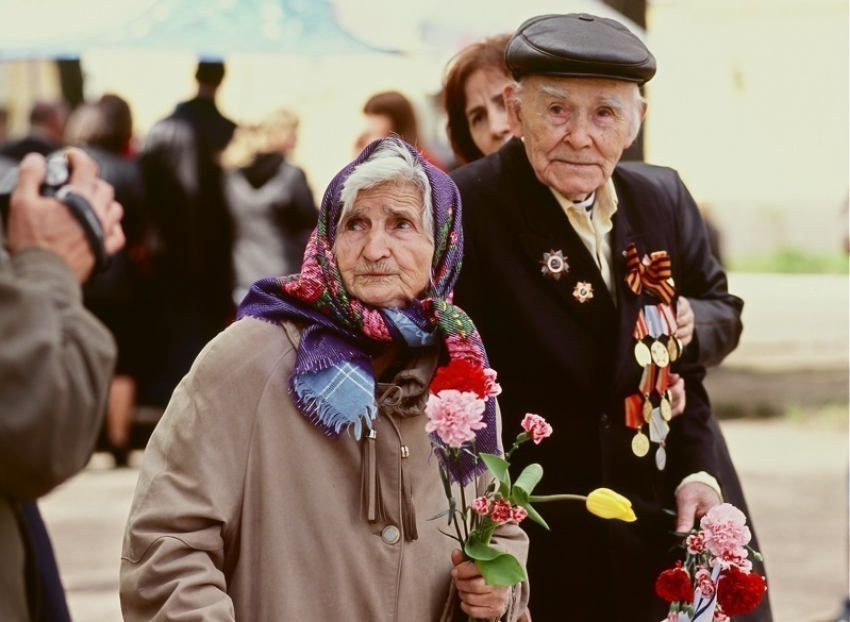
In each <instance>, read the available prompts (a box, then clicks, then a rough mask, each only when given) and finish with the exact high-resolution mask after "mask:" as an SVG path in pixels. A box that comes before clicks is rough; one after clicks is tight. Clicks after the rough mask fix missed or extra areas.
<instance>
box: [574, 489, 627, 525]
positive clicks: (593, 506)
mask: <svg viewBox="0 0 850 622" xmlns="http://www.w3.org/2000/svg"><path fill="white" fill-rule="evenodd" d="M585 503H586V504H587V511H588V512H590V513H591V514H596V516H599V517H601V518H616V519H618V520H621V521H625V522H627V523H631V522H633V521H636V520H637V516H635V513H634V512H633V511H632V502H631V501H629V500H628V499H626V498H625V497H624V496H623V495H621V494H618V493H616V492H614V491H613V490H610V489H608V488H597V489H596V490H594V491H593V492H591V493H590V494H589V495H588V496H587V501H586V502H585Z"/></svg>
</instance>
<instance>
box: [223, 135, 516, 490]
mask: <svg viewBox="0 0 850 622" xmlns="http://www.w3.org/2000/svg"><path fill="white" fill-rule="evenodd" d="M390 141H392V142H395V143H398V144H401V145H402V146H403V147H404V148H405V149H407V150H409V151H410V153H411V154H413V156H414V158H415V159H416V160H417V161H418V162H419V163H420V164H421V165H422V167H423V168H424V170H425V173H426V176H427V177H428V181H429V184H430V187H431V198H432V204H433V216H434V255H433V260H432V264H431V272H432V278H431V282H430V284H429V286H428V288H427V290H426V291H425V292H424V293H423V295H422V297H421V298H420V299H419V300H413V301H412V302H411V303H410V304H409V305H408V306H407V307H406V308H403V309H387V308H377V307H372V306H369V305H367V304H364V303H363V302H361V301H360V300H358V299H356V298H353V297H351V296H350V295H349V293H348V292H347V291H346V289H345V287H344V286H343V282H342V277H341V275H340V272H339V268H338V266H337V262H336V256H335V253H334V251H333V247H334V242H335V240H336V234H337V225H338V222H339V217H340V212H341V211H342V201H341V199H340V196H341V193H342V189H343V186H344V184H345V182H346V180H347V179H348V178H349V176H350V175H351V174H352V172H353V171H354V169H355V168H356V167H357V166H358V165H360V164H362V163H363V162H366V161H367V160H368V159H369V158H370V157H371V156H372V154H374V153H375V151H376V150H377V149H378V148H380V147H381V145H383V144H384V143H386V142H390ZM462 248H463V232H462V229H461V209H460V195H459V193H458V190H457V187H456V186H455V184H454V182H452V180H451V179H450V178H449V177H448V175H446V174H445V173H443V172H442V171H440V170H439V169H437V168H435V167H434V166H431V165H430V164H428V163H427V162H426V161H425V160H424V159H423V158H422V157H421V155H420V154H419V153H418V152H417V151H416V149H414V148H413V147H411V146H410V145H408V144H407V143H405V142H403V141H401V140H400V139H398V138H383V139H380V140H377V141H375V142H373V143H371V144H370V145H369V146H367V147H366V148H365V149H364V150H363V152H362V153H361V154H360V155H359V156H358V157H357V159H355V160H354V162H352V163H351V164H349V165H348V166H346V167H345V168H344V169H343V170H342V171H340V172H339V173H338V174H337V175H336V177H334V179H333V181H331V183H330V185H329V186H328V189H327V190H326V191H325V195H324V198H323V200H322V205H321V210H320V212H319V222H318V225H317V226H316V229H315V230H314V231H313V234H312V235H311V236H310V241H309V243H308V245H307V249H306V251H305V253H304V262H303V264H302V266H301V272H300V274H294V275H291V276H283V277H274V278H267V279H262V280H260V281H257V282H256V283H254V285H253V286H252V287H251V290H250V291H249V293H248V295H247V296H246V297H245V300H244V301H243V302H242V304H241V305H240V307H239V314H238V315H239V317H240V318H241V317H243V316H251V317H256V318H259V319H263V320H267V321H271V322H279V321H281V320H294V321H296V322H299V323H301V324H303V325H306V327H305V328H304V329H303V331H302V334H301V342H300V345H299V349H298V353H297V359H296V365H295V371H294V373H293V375H292V377H291V378H290V389H291V392H292V395H293V398H294V401H295V404H296V405H297V406H298V408H299V409H300V410H301V411H302V412H303V413H304V415H305V416H307V417H308V418H309V419H310V420H311V421H312V422H313V423H314V424H315V425H316V426H317V427H318V428H319V429H321V430H322V431H323V432H324V433H325V434H327V435H328V436H330V437H334V438H335V437H337V436H338V435H339V434H340V433H341V432H342V430H343V428H349V429H350V430H351V431H352V432H353V433H354V435H355V436H356V437H357V438H359V437H360V435H361V433H362V430H363V427H362V426H363V424H365V425H366V426H367V427H368V428H371V425H372V420H373V419H374V418H375V417H376V416H377V406H376V404H375V383H376V379H375V373H374V370H373V369H372V366H371V363H370V361H371V359H372V358H373V357H374V356H377V355H379V354H381V353H383V352H385V351H386V350H387V348H388V347H389V345H390V344H392V343H402V344H406V345H408V346H418V345H424V344H426V343H430V342H433V341H434V340H435V339H439V340H442V342H443V344H444V346H445V348H446V351H447V352H448V356H449V359H450V360H467V361H469V362H472V363H475V364H476V365H477V366H480V367H482V368H484V369H487V368H489V364H488V362H487V355H486V353H485V352H484V348H483V346H482V343H481V337H480V336H479V334H478V331H477V330H476V328H475V325H474V324H473V323H472V321H471V320H470V318H469V316H467V315H466V313H464V312H463V311H462V310H461V309H459V308H458V307H455V306H454V305H452V304H451V299H452V292H453V289H454V285H455V282H456V281H457V276H458V273H459V271H460V267H461V258H462V254H463V251H462ZM483 421H484V423H485V424H486V427H484V428H483V429H481V430H479V431H478V433H477V435H476V438H475V441H474V442H475V447H476V449H477V450H478V451H484V452H489V453H499V452H498V446H497V431H496V417H495V400H494V398H492V397H491V398H489V399H487V406H486V410H485V414H484V419H483ZM432 438H434V440H435V442H440V441H439V439H437V438H436V437H435V435H432ZM440 453H442V452H438V454H440ZM483 470H484V466H483V465H482V464H480V463H479V464H475V463H474V462H473V460H472V458H471V457H469V456H466V458H465V459H464V460H463V461H462V462H461V463H460V466H459V467H458V472H455V473H452V475H453V476H455V477H454V479H456V480H457V481H461V482H463V483H465V482H466V481H468V480H469V479H470V478H471V477H472V476H473V474H474V472H476V471H483Z"/></svg>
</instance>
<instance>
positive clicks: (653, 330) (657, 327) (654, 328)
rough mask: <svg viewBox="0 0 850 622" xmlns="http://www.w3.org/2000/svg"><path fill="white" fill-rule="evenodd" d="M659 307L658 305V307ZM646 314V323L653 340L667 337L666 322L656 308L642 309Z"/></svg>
mask: <svg viewBox="0 0 850 622" xmlns="http://www.w3.org/2000/svg"><path fill="white" fill-rule="evenodd" d="M659 306H660V305H659ZM644 311H645V314H646V323H647V324H648V325H649V330H650V334H651V335H652V337H653V339H658V338H659V337H660V336H661V335H667V334H669V333H668V329H667V322H666V321H665V320H664V316H662V314H661V311H660V309H659V308H658V307H656V306H654V305H653V306H651V307H644Z"/></svg>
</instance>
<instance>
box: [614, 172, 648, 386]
mask: <svg viewBox="0 0 850 622" xmlns="http://www.w3.org/2000/svg"><path fill="white" fill-rule="evenodd" d="M614 182H615V188H616V190H617V199H618V204H617V212H616V213H615V214H614V229H613V240H612V244H611V253H612V257H611V259H612V264H613V265H612V270H613V273H614V283H615V287H616V291H617V309H618V311H619V315H620V328H619V334H618V340H617V363H616V368H615V369H616V370H617V372H616V376H615V382H614V389H615V391H616V390H617V389H618V387H619V385H620V383H621V380H622V379H623V378H624V377H625V376H626V375H627V373H628V369H629V366H628V363H629V362H630V361H633V360H634V353H633V352H632V350H633V345H632V344H633V338H632V335H633V333H634V328H635V324H636V322H637V319H638V313H639V312H640V308H641V297H640V296H638V295H637V294H635V293H634V292H633V291H632V290H631V289H630V288H629V286H628V284H627V283H626V248H628V246H629V244H631V243H634V244H635V245H636V246H637V249H638V252H639V253H643V252H645V250H646V249H645V242H646V235H647V234H646V232H643V231H640V230H637V229H636V228H635V227H634V225H633V220H634V219H633V218H630V215H631V214H634V213H635V212H634V210H636V209H637V205H636V204H635V201H634V197H633V196H632V195H631V194H630V193H629V192H628V190H627V189H626V188H625V187H623V185H622V184H617V179H616V177H615V179H614Z"/></svg>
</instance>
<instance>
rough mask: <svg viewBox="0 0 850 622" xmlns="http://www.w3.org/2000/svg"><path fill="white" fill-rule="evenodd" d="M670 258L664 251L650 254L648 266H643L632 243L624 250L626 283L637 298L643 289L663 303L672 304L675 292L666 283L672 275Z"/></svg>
mask: <svg viewBox="0 0 850 622" xmlns="http://www.w3.org/2000/svg"><path fill="white" fill-rule="evenodd" d="M671 265H672V264H671V261H670V258H669V257H668V256H667V253H666V251H659V252H657V253H652V255H651V256H650V260H649V264H648V265H645V264H644V263H643V262H641V260H640V258H639V257H638V253H637V248H635V245H634V243H631V244H629V246H628V248H627V249H626V283H627V284H628V286H629V288H630V289H631V290H632V291H633V292H634V293H635V294H637V295H638V296H640V294H641V292H642V291H643V289H644V288H646V290H647V291H648V292H649V293H650V294H653V295H655V296H657V297H658V298H660V299H661V300H662V301H664V303H666V304H670V303H671V302H673V297H674V296H675V295H676V290H675V289H673V286H672V285H670V283H668V282H667V279H669V278H670V277H671V276H672V274H673V270H672V268H671Z"/></svg>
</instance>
